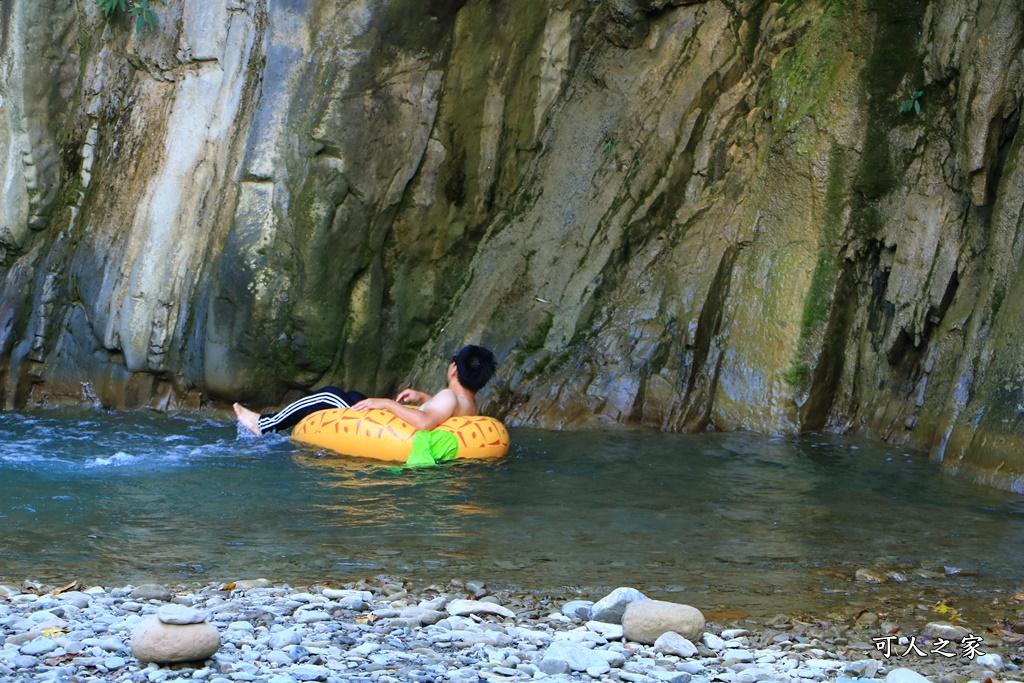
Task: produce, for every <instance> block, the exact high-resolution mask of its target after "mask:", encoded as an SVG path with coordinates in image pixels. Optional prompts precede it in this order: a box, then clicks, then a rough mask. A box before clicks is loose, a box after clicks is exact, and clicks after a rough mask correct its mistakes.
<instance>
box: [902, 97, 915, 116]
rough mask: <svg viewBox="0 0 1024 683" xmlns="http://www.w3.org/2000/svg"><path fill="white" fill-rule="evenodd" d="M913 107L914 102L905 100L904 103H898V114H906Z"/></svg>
mask: <svg viewBox="0 0 1024 683" xmlns="http://www.w3.org/2000/svg"><path fill="white" fill-rule="evenodd" d="M913 106H914V100H906V101H904V102H900V113H901V114H906V113H907V112H908V111H910V110H911V109H912V108H913Z"/></svg>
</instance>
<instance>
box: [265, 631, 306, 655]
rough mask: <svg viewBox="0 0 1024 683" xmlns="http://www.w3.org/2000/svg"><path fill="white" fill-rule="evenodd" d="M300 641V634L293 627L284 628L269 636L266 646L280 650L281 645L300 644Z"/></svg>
mask: <svg viewBox="0 0 1024 683" xmlns="http://www.w3.org/2000/svg"><path fill="white" fill-rule="evenodd" d="M301 643H302V634H301V633H299V632H298V631H296V630H295V629H293V628H289V629H285V630H284V631H278V632H277V633H274V634H272V635H271V636H270V639H269V640H267V646H268V647H270V648H271V649H274V650H280V649H281V648H283V647H287V646H289V645H300V644H301Z"/></svg>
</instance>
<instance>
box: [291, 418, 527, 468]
mask: <svg viewBox="0 0 1024 683" xmlns="http://www.w3.org/2000/svg"><path fill="white" fill-rule="evenodd" d="M416 432H417V430H416V428H415V427H413V426H412V425H410V424H409V423H407V422H406V421H405V420H403V419H401V418H400V417H398V416H396V415H395V414H394V413H391V412H389V411H387V410H367V411H366V412H359V411H355V410H349V409H346V408H337V409H330V410H320V411H317V412H315V413H313V414H312V415H309V416H307V417H306V418H304V419H303V420H302V421H301V422H299V424H297V425H295V428H294V429H292V438H293V439H295V440H296V441H298V442H299V443H303V444H306V445H309V446H316V447H319V448H326V449H328V450H332V451H335V452H336V453H341V454H342V455H354V456H358V457H363V458H373V459H375V460H386V461H388V462H400V463H405V462H406V461H407V460H408V459H409V454H410V453H412V450H413V436H414V435H415V434H416ZM432 432H450V433H451V434H453V435H454V436H455V440H456V441H457V443H458V451H457V456H456V458H457V459H458V460H464V459H481V458H500V457H501V456H503V455H505V454H506V453H508V448H509V436H508V430H507V429H505V425H503V424H502V423H501V422H499V421H498V420H495V419H494V418H493V417H485V416H483V415H476V416H474V417H452V418H448V419H447V420H445V421H444V422H442V423H441V424H440V425H439V426H438V427H437V429H435V430H431V432H425V433H426V434H430V433H432Z"/></svg>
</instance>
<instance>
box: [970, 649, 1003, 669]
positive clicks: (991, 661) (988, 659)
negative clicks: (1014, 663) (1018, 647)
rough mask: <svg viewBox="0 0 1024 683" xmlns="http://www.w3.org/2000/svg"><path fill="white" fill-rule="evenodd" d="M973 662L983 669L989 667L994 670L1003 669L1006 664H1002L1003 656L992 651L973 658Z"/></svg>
mask: <svg viewBox="0 0 1024 683" xmlns="http://www.w3.org/2000/svg"><path fill="white" fill-rule="evenodd" d="M974 663H975V664H976V665H977V666H980V667H981V668H983V669H990V670H992V671H996V672H999V671H1003V670H1004V669H1005V668H1006V665H1005V664H1003V658H1002V657H1000V656H999V655H997V654H994V653H992V654H984V655H981V656H979V657H977V658H976V659H975V660H974Z"/></svg>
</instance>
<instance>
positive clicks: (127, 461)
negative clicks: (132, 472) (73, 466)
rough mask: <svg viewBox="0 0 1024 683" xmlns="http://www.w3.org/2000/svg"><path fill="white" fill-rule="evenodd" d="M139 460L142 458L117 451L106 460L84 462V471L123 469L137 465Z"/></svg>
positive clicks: (93, 459) (96, 459)
mask: <svg viewBox="0 0 1024 683" xmlns="http://www.w3.org/2000/svg"><path fill="white" fill-rule="evenodd" d="M140 460H143V458H142V457H140V456H137V455H131V454H130V453H125V452H124V451H118V452H117V453H114V454H113V455H111V456H109V457H106V458H104V457H96V458H90V459H88V460H86V461H85V465H84V467H85V468H86V469H92V468H94V467H125V466H126V465H134V464H136V463H138V462H139V461H140Z"/></svg>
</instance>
